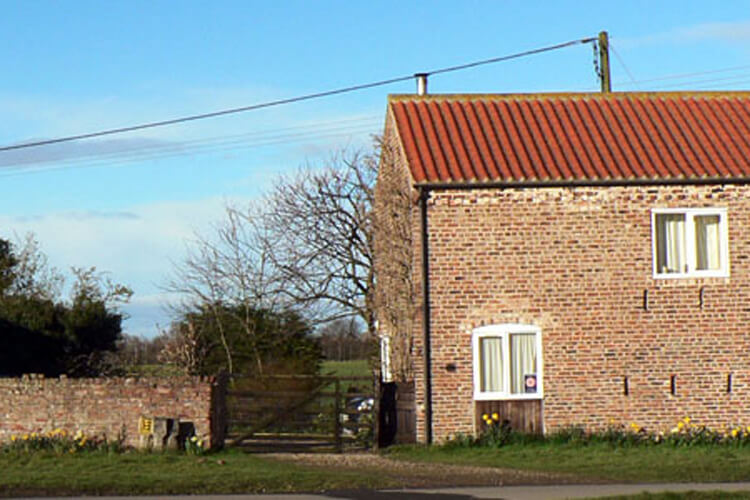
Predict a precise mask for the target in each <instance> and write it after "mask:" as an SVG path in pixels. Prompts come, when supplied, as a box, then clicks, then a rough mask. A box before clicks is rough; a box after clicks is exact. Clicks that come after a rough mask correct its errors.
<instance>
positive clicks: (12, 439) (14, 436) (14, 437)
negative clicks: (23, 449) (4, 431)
mask: <svg viewBox="0 0 750 500" xmlns="http://www.w3.org/2000/svg"><path fill="white" fill-rule="evenodd" d="M16 439H18V437H16V435H15V434H14V435H12V436H11V437H10V440H11V441H15V440H16Z"/></svg>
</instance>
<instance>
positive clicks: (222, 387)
mask: <svg viewBox="0 0 750 500" xmlns="http://www.w3.org/2000/svg"><path fill="white" fill-rule="evenodd" d="M228 385H229V374H228V373H227V372H225V371H223V370H222V371H221V372H219V374H218V375H216V377H214V380H213V383H212V384H211V449H212V450H220V449H222V448H224V440H225V439H226V437H227V425H228V419H229V416H228V412H227V386H228Z"/></svg>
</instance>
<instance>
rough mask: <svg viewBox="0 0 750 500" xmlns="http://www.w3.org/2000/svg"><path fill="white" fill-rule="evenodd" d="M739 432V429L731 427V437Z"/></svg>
mask: <svg viewBox="0 0 750 500" xmlns="http://www.w3.org/2000/svg"><path fill="white" fill-rule="evenodd" d="M739 432H740V431H739V430H738V429H732V437H733V438H736V437H737V434H739Z"/></svg>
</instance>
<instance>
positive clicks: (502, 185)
mask: <svg viewBox="0 0 750 500" xmlns="http://www.w3.org/2000/svg"><path fill="white" fill-rule="evenodd" d="M721 184H750V177H744V176H743V177H671V178H670V177H667V178H658V177H655V178H648V177H637V178H612V179H544V180H536V179H535V180H505V181H465V182H464V181H462V182H417V183H414V187H415V188H417V189H426V190H449V189H457V190H467V189H511V188H515V189H530V188H557V187H615V186H685V185H688V186H689V185H721Z"/></svg>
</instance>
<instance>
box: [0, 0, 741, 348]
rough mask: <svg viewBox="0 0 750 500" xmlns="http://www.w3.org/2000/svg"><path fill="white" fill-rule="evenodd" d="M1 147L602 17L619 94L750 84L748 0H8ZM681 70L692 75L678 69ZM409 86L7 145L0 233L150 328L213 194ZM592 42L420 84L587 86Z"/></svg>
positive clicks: (499, 45)
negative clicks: (31, 242)
mask: <svg viewBox="0 0 750 500" xmlns="http://www.w3.org/2000/svg"><path fill="white" fill-rule="evenodd" d="M2 5H3V15H2V16H0V33H2V34H3V39H4V40H3V43H2V44H0V60H1V61H2V62H3V63H2V64H3V70H2V78H0V146H6V145H11V144H16V143H22V142H27V141H33V140H40V139H48V138H55V137H61V136H67V135H75V134H80V133H87V132H94V131H97V130H102V129H110V128H117V127H124V126H129V125H136V124H139V123H144V122H151V121H159V120H165V119H170V118H176V117H180V116H184V115H192V114H198V113H205V112H211V111H217V110H222V109H227V108H235V107H241V106H247V105H252V104H256V103H262V102H266V101H271V100H276V99H284V98H289V97H295V96H299V95H304V94H309V93H315V92H321V91H325V90H331V89H336V88H341V87H347V86H350V85H357V84H363V83H368V82H373V81H379V80H384V79H389V78H393V77H400V76H407V75H412V74H414V73H417V72H422V71H430V70H433V69H438V68H443V67H448V66H454V65H458V64H463V63H467V62H472V61H477V60H482V59H487V58H492V57H498V56H503V55H508V54H513V53H516V52H521V51H525V50H530V49H534V48H539V47H543V46H547V45H553V44H557V43H561V42H566V41H569V40H577V39H582V38H587V37H593V36H596V35H597V33H598V32H599V31H601V30H607V31H608V32H609V34H610V39H611V43H612V47H613V53H612V55H611V60H612V79H613V82H614V89H615V90H691V89H698V90H721V89H747V88H748V87H750V1H722V2H690V1H679V2H678V1H663V2H658V1H627V2H604V1H601V2H595V1H585V0H577V1H559V2H529V1H492V2H491V1H463V2H459V1H452V2H448V1H430V2H428V1H414V2H404V1H398V2H397V1H380V2H364V1H361V2H360V1H343V0H341V1H325V0H321V1H315V2H313V1H278V2H267V1H263V2H261V1H249V0H245V1H215V2H205V1H188V0H182V1H177V0H174V1H154V0H151V1H136V0H128V1H107V2H102V1H83V0H79V1H76V0H68V1H65V2H60V1H38V0H16V1H11V0H8V1H6V2H3V4H2ZM680 75H688V76H680ZM414 89H415V85H414V83H413V82H412V81H407V82H402V83H398V84H393V85H389V86H385V87H378V88H374V89H369V90H366V91H361V92H356V93H352V94H347V95H341V96H336V97H327V98H323V99H318V100H313V101H307V102H304V103H299V104H292V105H285V106H280V107H274V108H269V109H265V110H261V111H254V112H248V113H242V114H237V115H232V116H226V117H222V118H215V119H210V120H202V121H196V122H191V123H187V124H180V125H175V126H170V127H163V128H155V129H149V130H142V131H139V132H133V133H128V134H122V135H115V136H109V137H106V138H100V139H92V140H87V141H78V142H74V143H65V144H61V145H57V146H48V147H40V148H32V149H24V150H17V151H12V152H0V237H6V238H11V239H14V238H15V237H16V235H17V236H22V235H23V234H25V233H27V232H34V233H35V234H36V235H37V237H38V239H39V240H40V242H41V245H42V249H43V250H44V251H45V252H46V253H47V254H48V256H49V257H50V260H51V262H52V263H53V264H54V265H55V266H56V267H58V268H60V269H61V270H65V269H67V268H68V267H69V266H79V267H80V266H91V265H94V266H96V267H97V268H98V269H100V270H103V271H108V272H109V273H110V276H111V277H112V278H113V279H114V280H116V281H119V282H122V283H126V284H129V285H130V286H131V287H132V288H133V289H134V291H135V296H134V298H133V302H132V304H131V305H130V306H128V307H127V312H128V313H129V314H130V315H131V318H130V319H129V320H128V321H127V322H126V324H125V328H126V331H127V332H129V333H133V334H138V335H144V336H152V335H154V334H155V333H156V331H157V330H156V328H155V325H156V324H157V323H158V324H159V325H161V326H162V327H163V326H166V324H167V323H168V322H169V316H168V314H167V313H166V312H165V311H164V310H163V309H162V306H163V304H164V303H165V297H164V295H163V294H162V292H161V290H160V288H159V285H160V284H162V283H164V282H165V279H166V276H167V275H168V273H169V271H170V268H171V262H172V261H179V260H180V257H181V255H183V252H184V248H185V242H186V241H187V240H188V239H189V238H190V237H191V236H192V235H193V234H194V233H195V232H196V231H197V232H206V231H208V229H209V227H210V224H211V223H212V222H213V221H216V220H218V219H219V218H220V217H221V213H222V209H223V206H224V205H225V204H226V203H229V202H239V203H241V202H243V201H246V200H250V199H252V198H254V197H257V196H259V195H260V194H261V193H262V192H263V190H264V188H266V187H267V186H268V185H269V183H271V182H273V180H274V179H275V177H276V176H278V175H280V174H283V173H285V172H291V171H293V170H294V169H295V168H298V167H300V166H302V165H304V164H321V163H322V162H324V161H325V159H326V158H327V157H328V156H329V155H330V154H331V153H332V152H335V151H338V150H340V149H342V148H346V147H349V148H357V147H366V146H367V145H368V143H369V137H370V135H371V134H373V133H377V132H378V131H379V130H380V129H381V128H382V124H383V117H384V111H385V103H386V98H387V95H388V94H389V93H412V92H414ZM596 90H598V82H597V80H596V77H595V75H594V69H593V51H592V48H591V46H590V45H588V44H586V45H578V46H574V47H570V48H565V49H561V50H558V51H554V52H548V53H545V54H541V55H536V56H532V57H527V58H522V59H517V60H514V61H510V62H504V63H498V64H492V65H487V66H482V67H478V68H473V69H469V70H465V71H459V72H454V73H446V74H441V75H434V76H433V77H431V78H430V81H429V91H430V92H431V93H453V92H458V93H464V92H501V93H506V92H544V91H596Z"/></svg>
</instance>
